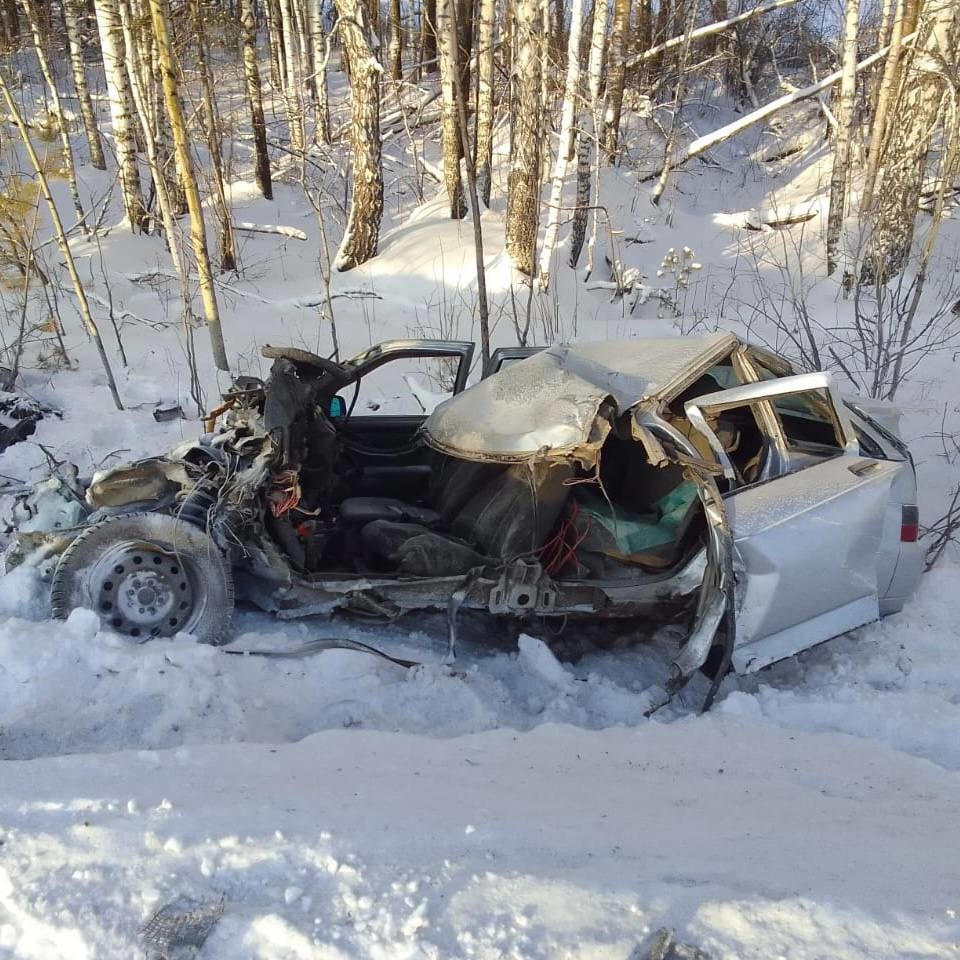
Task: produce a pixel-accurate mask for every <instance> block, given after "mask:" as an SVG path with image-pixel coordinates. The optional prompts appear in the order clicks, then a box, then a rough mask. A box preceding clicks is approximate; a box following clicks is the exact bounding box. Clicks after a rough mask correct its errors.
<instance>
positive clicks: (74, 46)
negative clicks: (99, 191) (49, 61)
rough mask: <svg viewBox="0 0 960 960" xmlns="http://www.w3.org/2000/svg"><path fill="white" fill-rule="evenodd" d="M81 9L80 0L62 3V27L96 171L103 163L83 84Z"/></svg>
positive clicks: (104, 167) (84, 68)
mask: <svg viewBox="0 0 960 960" xmlns="http://www.w3.org/2000/svg"><path fill="white" fill-rule="evenodd" d="M82 13H83V8H82V6H81V4H80V0H63V19H64V24H65V26H66V34H67V46H68V47H69V49H70V69H71V70H72V71H73V85H74V87H75V89H76V91H77V100H78V101H79V103H80V119H81V120H82V121H83V132H84V134H85V135H86V138H87V149H88V150H89V151H90V165H91V166H92V167H95V168H96V169H97V170H106V169H107V162H106V160H105V159H104V156H103V142H102V141H101V140H100V129H99V128H98V127H97V115H96V113H94V110H93V100H92V99H91V97H90V86H89V84H88V83H87V68H86V64H85V62H84V59H83V35H82V33H81V31H80V18H81V16H82Z"/></svg>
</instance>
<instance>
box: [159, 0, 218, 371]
mask: <svg viewBox="0 0 960 960" xmlns="http://www.w3.org/2000/svg"><path fill="white" fill-rule="evenodd" d="M150 19H151V22H152V23H153V33H154V37H155V39H156V43H157V55H158V59H159V61H160V67H161V75H162V79H163V98H164V103H165V105H166V108H167V115H168V116H169V118H170V128H171V131H172V133H173V143H174V148H175V150H176V156H177V169H178V170H179V172H180V182H181V183H182V184H183V188H184V193H185V194H186V199H187V208H188V209H189V211H190V238H191V240H192V242H193V253H194V257H195V259H196V262H197V277H198V280H199V285H200V298H201V300H202V301H203V312H204V317H205V318H206V321H207V329H208V330H209V333H210V346H211V348H212V351H213V360H214V363H216V365H217V369H219V370H229V369H230V364H229V362H228V361H227V351H226V347H225V346H224V343H223V330H222V328H221V326H220V309H219V307H218V306H217V294H216V290H215V289H214V285H213V271H212V270H211V269H210V253H209V250H208V248H207V230H206V226H205V224H204V221H203V206H202V205H201V203H200V191H199V190H198V189H197V178H196V175H195V173H194V169H193V158H192V157H191V155H190V140H189V137H188V135H187V124H186V120H185V118H184V115H183V107H182V105H181V103H180V92H179V90H178V89H177V74H176V68H175V64H174V60H173V48H172V46H171V43H170V26H169V24H170V8H169V0H150Z"/></svg>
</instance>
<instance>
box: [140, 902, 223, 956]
mask: <svg viewBox="0 0 960 960" xmlns="http://www.w3.org/2000/svg"><path fill="white" fill-rule="evenodd" d="M223 902H224V898H223V896H222V895H221V896H220V897H219V898H218V899H216V900H213V899H208V900H194V899H193V898H192V897H187V896H183V895H181V896H179V897H177V898H176V899H175V900H171V901H170V903H167V904H165V905H164V906H162V907H161V908H160V909H159V910H157V912H156V913H155V914H154V915H153V916H152V917H151V918H150V919H149V920H147V922H146V923H144V924H143V926H141V927H140V937H141V939H142V940H143V942H144V944H145V945H146V947H147V956H148V958H149V960H190V958H192V957H195V956H196V955H197V952H198V951H199V950H200V948H201V947H202V946H203V945H204V943H205V942H206V939H207V937H209V936H210V932H211V931H212V930H213V928H214V927H215V926H216V925H217V921H218V920H219V919H220V917H221V916H223Z"/></svg>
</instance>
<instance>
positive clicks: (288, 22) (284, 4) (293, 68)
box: [280, 0, 307, 157]
mask: <svg viewBox="0 0 960 960" xmlns="http://www.w3.org/2000/svg"><path fill="white" fill-rule="evenodd" d="M294 2H295V0H280V19H281V22H282V25H283V67H284V69H283V72H284V83H283V102H284V105H285V106H286V108H287V122H288V124H289V127H290V146H291V147H292V148H293V150H294V152H295V153H296V154H297V156H301V157H302V156H303V152H304V150H305V149H306V145H307V144H306V136H305V134H304V128H303V89H302V88H303V75H302V72H301V70H300V48H299V42H298V41H299V39H300V38H299V34H298V30H297V21H296V14H295V12H294Z"/></svg>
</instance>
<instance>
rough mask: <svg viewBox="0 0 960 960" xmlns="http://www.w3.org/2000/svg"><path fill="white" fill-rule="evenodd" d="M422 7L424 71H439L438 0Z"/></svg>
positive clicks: (428, 0) (421, 53)
mask: <svg viewBox="0 0 960 960" xmlns="http://www.w3.org/2000/svg"><path fill="white" fill-rule="evenodd" d="M422 2H423V5H422V6H421V7H420V61H421V63H422V64H423V72H424V73H436V72H437V0H422Z"/></svg>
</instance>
